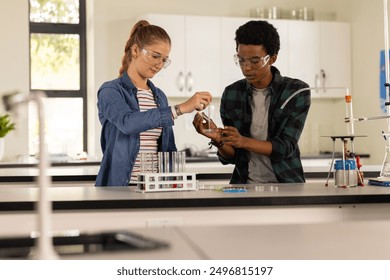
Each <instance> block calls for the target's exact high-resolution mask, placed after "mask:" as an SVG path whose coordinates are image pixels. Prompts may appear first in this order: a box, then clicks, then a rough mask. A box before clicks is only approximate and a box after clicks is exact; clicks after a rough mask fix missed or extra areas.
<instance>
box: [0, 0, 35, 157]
mask: <svg viewBox="0 0 390 280" xmlns="http://www.w3.org/2000/svg"><path fill="white" fill-rule="evenodd" d="M27 3H28V2H27V1H26V0H15V1H2V3H1V9H0V34H1V39H0V40H1V44H0V96H2V95H3V94H4V93H7V92H11V91H22V92H27V91H28V89H29V33H28V32H29V31H28V21H27V19H28V5H27ZM5 113H6V112H5V109H4V107H3V104H1V105H0V114H5ZM10 114H11V115H12V117H13V120H14V121H15V123H16V130H15V131H13V132H11V133H10V134H8V135H7V136H6V137H5V154H4V160H6V159H7V158H10V157H13V156H15V155H18V154H27V150H28V144H27V143H28V139H27V118H26V108H22V109H21V110H18V116H17V118H14V115H13V113H10Z"/></svg>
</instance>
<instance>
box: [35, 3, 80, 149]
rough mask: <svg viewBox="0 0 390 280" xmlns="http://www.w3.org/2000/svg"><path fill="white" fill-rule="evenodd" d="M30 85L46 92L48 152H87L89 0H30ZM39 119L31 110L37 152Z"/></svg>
mask: <svg viewBox="0 0 390 280" xmlns="http://www.w3.org/2000/svg"><path fill="white" fill-rule="evenodd" d="M29 2H30V89H31V91H37V90H40V91H44V92H45V93H46V95H47V97H48V98H47V100H45V109H46V111H45V116H46V117H45V121H46V127H45V133H46V139H47V143H48V151H49V152H50V153H52V154H59V153H61V154H62V153H66V154H67V155H69V156H75V155H76V154H77V153H80V152H82V151H86V150H87V133H86V132H87V119H86V118H87V112H86V109H87V96H86V26H85V17H86V12H85V0H29ZM38 141H39V137H38V123H37V115H36V108H35V105H34V104H31V105H30V108H29V143H30V145H29V153H30V154H35V153H37V151H38Z"/></svg>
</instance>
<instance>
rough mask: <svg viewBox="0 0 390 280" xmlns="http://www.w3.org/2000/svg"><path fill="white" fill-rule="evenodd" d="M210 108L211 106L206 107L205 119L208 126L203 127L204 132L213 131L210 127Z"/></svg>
mask: <svg viewBox="0 0 390 280" xmlns="http://www.w3.org/2000/svg"><path fill="white" fill-rule="evenodd" d="M210 108H211V106H208V107H207V115H206V121H207V124H208V128H207V129H205V130H204V132H213V129H212V128H211V109H210ZM203 114H204V113H203Z"/></svg>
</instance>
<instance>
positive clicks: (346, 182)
mask: <svg viewBox="0 0 390 280" xmlns="http://www.w3.org/2000/svg"><path fill="white" fill-rule="evenodd" d="M334 169H335V171H334V185H335V187H340V188H350V187H356V186H357V184H358V180H357V170H356V162H355V161H354V160H351V159H347V160H336V161H335V164H334Z"/></svg>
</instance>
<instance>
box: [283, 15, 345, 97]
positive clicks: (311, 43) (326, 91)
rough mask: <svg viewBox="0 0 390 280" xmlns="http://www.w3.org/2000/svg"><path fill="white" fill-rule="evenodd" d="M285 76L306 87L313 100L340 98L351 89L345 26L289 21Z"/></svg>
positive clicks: (340, 24)
mask: <svg viewBox="0 0 390 280" xmlns="http://www.w3.org/2000/svg"><path fill="white" fill-rule="evenodd" d="M289 43H290V44H289V47H290V55H289V76H291V77H293V78H298V79H301V80H303V81H304V82H306V83H308V84H309V86H310V87H314V88H317V89H313V90H312V97H314V98H341V97H343V96H344V95H345V93H346V88H349V89H350V87H351V67H352V65H351V32H350V25H349V24H348V23H340V22H307V21H292V22H291V24H290V25H289Z"/></svg>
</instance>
